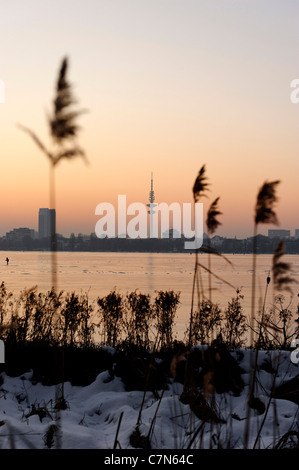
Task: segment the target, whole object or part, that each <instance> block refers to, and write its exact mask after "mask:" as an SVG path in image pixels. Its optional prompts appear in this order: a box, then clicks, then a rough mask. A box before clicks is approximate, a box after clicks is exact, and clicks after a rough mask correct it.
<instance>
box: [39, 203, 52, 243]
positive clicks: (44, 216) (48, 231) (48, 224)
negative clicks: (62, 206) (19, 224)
mask: <svg viewBox="0 0 299 470" xmlns="http://www.w3.org/2000/svg"><path fill="white" fill-rule="evenodd" d="M55 233H56V211H55V209H45V208H42V209H40V210H39V214H38V238H49V237H52V236H54V235H55Z"/></svg>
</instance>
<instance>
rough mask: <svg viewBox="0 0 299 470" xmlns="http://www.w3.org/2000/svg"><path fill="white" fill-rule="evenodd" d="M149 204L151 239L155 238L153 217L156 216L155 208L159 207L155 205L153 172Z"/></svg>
mask: <svg viewBox="0 0 299 470" xmlns="http://www.w3.org/2000/svg"><path fill="white" fill-rule="evenodd" d="M148 199H149V202H150V203H149V204H147V207H149V208H150V209H149V210H148V211H147V212H148V214H150V238H153V215H154V214H155V211H154V207H156V206H157V204H154V202H155V192H154V178H153V172H152V173H151V190H150V193H149V198H148Z"/></svg>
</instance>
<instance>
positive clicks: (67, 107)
mask: <svg viewBox="0 0 299 470" xmlns="http://www.w3.org/2000/svg"><path fill="white" fill-rule="evenodd" d="M67 72H68V59H67V57H65V58H64V59H63V60H62V62H61V66H60V69H59V73H58V78H57V82H56V88H55V97H54V100H53V111H52V114H51V115H50V116H49V117H48V124H49V133H50V137H51V140H52V143H51V149H50V150H49V149H48V148H47V147H46V146H45V145H44V144H43V142H42V141H41V140H40V138H39V137H38V136H37V135H36V133H35V132H34V131H32V130H31V129H29V128H27V127H25V126H22V125H19V127H20V129H21V130H23V131H24V132H26V133H27V134H29V136H30V137H31V138H32V139H33V141H34V142H35V144H36V145H37V146H38V147H39V149H40V150H41V151H42V152H43V153H44V155H46V157H47V158H48V159H49V163H50V182H49V196H50V201H49V202H50V209H55V208H56V190H55V169H56V166H57V164H58V163H59V162H60V161H61V160H63V159H68V160H70V159H73V158H74V157H78V156H79V157H82V158H84V159H85V160H86V157H85V153H84V151H83V150H82V149H81V148H80V147H79V146H78V144H77V142H76V138H77V135H78V131H79V127H78V125H77V123H76V120H77V118H78V116H79V115H80V114H81V113H82V111H76V110H74V109H73V106H74V104H75V103H76V100H75V99H74V97H73V92H72V86H71V84H70V83H69V81H68V78H67ZM51 224H53V220H52V218H51ZM56 250H57V246H56V233H55V228H54V227H53V226H51V264H52V286H51V287H52V289H53V290H54V291H55V290H56V288H57V260H56ZM56 360H57V362H58V363H62V364H63V363H64V355H63V353H62V358H56ZM57 379H58V383H59V380H60V381H61V383H62V387H61V388H60V387H59V385H57V386H56V409H57V413H56V421H57V425H58V432H57V447H58V448H59V447H60V445H61V432H60V426H59V412H60V409H62V408H61V406H62V405H63V404H64V402H65V400H64V396H63V381H64V378H63V371H62V377H58V378H57Z"/></svg>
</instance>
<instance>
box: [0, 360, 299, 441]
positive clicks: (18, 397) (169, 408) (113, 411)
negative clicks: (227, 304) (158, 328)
mask: <svg viewBox="0 0 299 470" xmlns="http://www.w3.org/2000/svg"><path fill="white" fill-rule="evenodd" d="M242 353H243V354H242V355H241V359H240V354H239V353H238V352H232V353H231V354H232V355H233V356H234V357H235V358H239V359H238V362H239V365H240V367H241V368H242V370H243V371H244V373H243V374H242V379H243V381H244V384H245V387H244V390H243V391H242V393H241V394H240V396H234V395H233V393H222V394H216V396H215V400H216V403H215V406H216V409H217V410H218V414H219V416H220V417H221V421H222V422H220V423H211V422H205V423H203V422H202V421H201V420H200V419H199V418H198V417H197V416H196V415H195V414H194V413H193V412H191V411H190V406H189V405H188V404H183V403H182V401H181V400H180V395H181V393H182V391H183V385H182V384H181V383H177V382H174V380H173V379H171V380H170V382H169V384H168V388H167V390H165V392H164V394H163V397H162V400H159V396H157V395H156V394H153V393H152V392H147V393H146V397H145V403H144V406H143V409H142V414H141V421H140V426H139V431H140V433H141V435H143V436H147V435H148V433H149V431H151V433H150V443H151V448H152V449H186V448H188V445H190V443H191V448H199V447H200V448H209V446H210V444H211V443H212V445H213V447H216V448H217V447H218V446H221V447H223V448H243V446H244V433H245V428H246V416H247V407H246V402H247V397H248V390H249V383H250V376H251V375H250V358H249V354H250V351H243V352H242ZM242 356H243V357H242ZM276 361H279V367H278V373H277V377H276V384H277V385H280V384H282V383H284V382H286V381H288V380H290V379H292V378H294V377H296V376H298V373H299V366H298V365H297V364H293V363H292V362H291V360H290V352H278V351H272V352H270V351H269V352H260V353H259V357H258V365H259V366H262V367H259V371H258V376H257V386H258V389H257V392H256V396H257V397H258V398H259V399H260V401H261V402H262V403H264V405H265V407H264V412H261V413H260V414H259V413H258V412H257V411H255V410H252V411H251V420H250V427H249V431H250V432H249V440H248V447H249V448H252V447H253V446H254V443H255V441H256V437H257V435H258V433H259V430H260V438H259V439H258V440H257V442H256V447H257V448H267V447H269V446H270V447H272V446H273V443H274V442H276V443H277V442H278V440H279V438H281V436H283V435H284V434H285V433H287V432H288V431H290V430H292V431H295V432H298V431H299V429H298V421H299V414H298V404H296V403H295V402H294V401H290V400H287V399H281V398H280V399H277V398H276V399H271V401H270V405H269V397H270V392H271V388H272V385H273V372H270V371H266V370H265V369H267V367H264V366H263V365H264V364H265V363H267V364H270V363H271V364H272V366H273V365H275V364H276ZM31 376H32V372H31V371H28V372H27V373H25V374H23V375H22V376H20V377H17V378H16V377H9V376H7V375H6V374H4V373H2V379H3V384H2V385H1V386H0V447H1V448H2V449H9V448H17V449H21V448H30V447H31V448H45V447H46V443H45V436H46V433H47V430H49V428H50V427H51V425H55V424H57V421H56V420H55V410H54V406H53V404H54V400H55V393H56V387H55V386H44V385H41V384H40V383H37V384H34V383H32V381H31V380H30V379H31ZM161 393H162V390H161V391H159V394H160V396H161ZM64 395H65V399H66V401H67V408H66V409H65V410H62V411H60V416H59V421H58V423H59V424H60V427H61V431H62V432H61V447H62V448H63V449H112V448H113V445H114V441H115V436H116V433H117V428H118V425H119V424H120V427H119V433H118V442H119V444H118V446H117V447H118V448H120V447H121V448H122V449H132V445H131V444H130V436H131V435H132V433H133V431H134V430H135V429H136V423H137V420H138V415H139V411H140V406H141V403H142V399H143V392H142V391H126V390H125V386H124V383H123V382H122V380H121V379H120V378H119V377H114V378H112V379H111V377H110V375H109V372H108V371H107V372H102V373H100V374H99V375H98V376H97V378H96V380H95V381H94V382H93V383H91V384H90V385H88V386H84V387H79V386H72V385H71V384H70V383H65V384H64ZM297 397H298V394H297ZM37 410H39V412H40V416H39V415H38V414H36V411H37ZM42 413H43V414H42ZM155 413H156V420H154V425H153V419H154V417H155ZM121 416H122V419H121V421H120V417H121ZM151 425H152V427H151Z"/></svg>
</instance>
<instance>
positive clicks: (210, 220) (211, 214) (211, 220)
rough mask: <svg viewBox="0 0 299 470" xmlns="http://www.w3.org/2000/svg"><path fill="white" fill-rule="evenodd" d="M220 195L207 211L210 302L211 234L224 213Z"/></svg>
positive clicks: (210, 293) (210, 288) (219, 223)
mask: <svg viewBox="0 0 299 470" xmlns="http://www.w3.org/2000/svg"><path fill="white" fill-rule="evenodd" d="M219 199H220V197H217V198H216V199H215V200H214V201H213V202H212V204H211V205H210V207H209V210H208V213H207V220H206V224H207V230H208V235H209V239H208V243H209V246H208V248H209V250H208V251H209V253H208V268H209V272H208V274H209V299H210V302H212V280H211V275H212V273H211V253H210V251H211V250H210V236H211V235H213V234H214V233H215V232H216V230H217V229H218V227H219V225H221V222H220V221H219V220H218V218H217V217H218V216H219V215H222V212H220V211H219V208H218V202H219Z"/></svg>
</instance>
